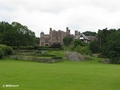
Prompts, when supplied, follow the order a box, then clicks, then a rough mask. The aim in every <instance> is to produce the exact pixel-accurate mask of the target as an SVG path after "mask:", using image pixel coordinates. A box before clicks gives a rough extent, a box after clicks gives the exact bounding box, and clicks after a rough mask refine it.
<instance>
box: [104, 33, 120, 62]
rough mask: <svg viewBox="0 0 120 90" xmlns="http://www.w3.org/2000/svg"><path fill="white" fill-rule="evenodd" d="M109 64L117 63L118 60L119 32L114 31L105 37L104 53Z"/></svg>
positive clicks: (119, 50)
mask: <svg viewBox="0 0 120 90" xmlns="http://www.w3.org/2000/svg"><path fill="white" fill-rule="evenodd" d="M104 54H105V55H106V57H107V58H109V59H110V60H111V63H118V61H119V60H120V31H116V32H114V33H112V34H110V35H109V36H108V37H107V43H106V49H105V53H104Z"/></svg>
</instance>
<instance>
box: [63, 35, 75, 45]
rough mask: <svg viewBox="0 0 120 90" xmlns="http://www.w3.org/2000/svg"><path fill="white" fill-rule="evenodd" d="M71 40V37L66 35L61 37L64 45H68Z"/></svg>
mask: <svg viewBox="0 0 120 90" xmlns="http://www.w3.org/2000/svg"><path fill="white" fill-rule="evenodd" d="M72 40H73V38H72V37H70V36H66V37H64V38H63V43H64V45H66V46H68V45H70V43H71V42H72Z"/></svg>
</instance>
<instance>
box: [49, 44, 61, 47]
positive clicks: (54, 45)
mask: <svg viewBox="0 0 120 90" xmlns="http://www.w3.org/2000/svg"><path fill="white" fill-rule="evenodd" d="M50 47H51V48H62V46H61V43H53V44H52V45H51V46H50Z"/></svg>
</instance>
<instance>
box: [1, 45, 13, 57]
mask: <svg viewBox="0 0 120 90" xmlns="http://www.w3.org/2000/svg"><path fill="white" fill-rule="evenodd" d="M12 53H13V49H12V48H11V47H9V46H6V45H0V59H2V58H3V57H4V56H7V55H11V54H12Z"/></svg>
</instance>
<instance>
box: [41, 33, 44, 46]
mask: <svg viewBox="0 0 120 90" xmlns="http://www.w3.org/2000/svg"><path fill="white" fill-rule="evenodd" d="M44 44H45V42H44V32H41V33H40V46H44Z"/></svg>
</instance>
